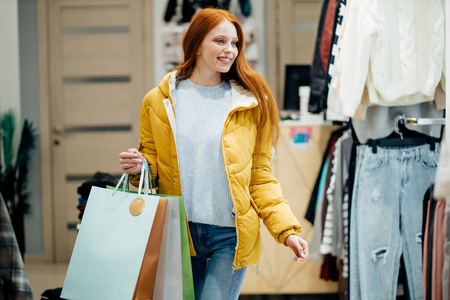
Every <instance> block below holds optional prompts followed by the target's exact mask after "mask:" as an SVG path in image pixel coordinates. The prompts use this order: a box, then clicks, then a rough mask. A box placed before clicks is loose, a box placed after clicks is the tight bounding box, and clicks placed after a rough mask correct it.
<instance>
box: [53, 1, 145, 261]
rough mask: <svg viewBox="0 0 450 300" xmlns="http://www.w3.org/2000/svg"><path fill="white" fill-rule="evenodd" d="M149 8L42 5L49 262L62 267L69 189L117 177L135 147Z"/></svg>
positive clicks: (71, 217)
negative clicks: (98, 177)
mask: <svg viewBox="0 0 450 300" xmlns="http://www.w3.org/2000/svg"><path fill="white" fill-rule="evenodd" d="M151 5H152V3H151V1H146V0H89V1H88V0H48V2H47V9H48V13H47V24H48V25H47V26H48V37H49V38H48V49H49V51H48V53H49V57H48V62H49V73H50V74H49V87H50V89H49V91H50V95H49V98H50V101H49V104H50V108H49V109H50V112H49V115H50V118H51V120H50V122H49V123H50V127H51V128H50V131H51V132H50V133H49V134H50V139H49V141H50V143H52V145H51V147H50V149H51V150H52V154H51V156H50V157H51V162H50V163H51V170H52V172H51V174H52V181H51V183H52V190H53V192H52V207H53V212H52V218H53V239H52V240H53V257H54V260H55V261H57V262H63V261H68V260H69V259H70V255H71V253H72V249H73V245H74V242H75V239H76V234H77V231H76V224H77V223H79V219H78V213H79V211H78V210H77V208H76V206H77V204H78V200H77V198H78V194H77V187H78V186H80V184H81V183H82V182H83V181H85V180H86V179H88V178H89V177H91V176H92V175H93V174H94V173H95V172H97V171H100V172H104V173H109V174H111V175H114V176H116V177H118V176H120V174H121V170H120V168H119V164H118V154H119V152H120V151H123V150H126V149H128V148H130V147H136V146H137V144H138V134H139V108H140V104H141V100H142V98H143V96H144V95H145V93H146V91H147V89H148V88H149V83H152V82H153V80H152V79H151V74H152V68H151V47H152V45H151Z"/></svg>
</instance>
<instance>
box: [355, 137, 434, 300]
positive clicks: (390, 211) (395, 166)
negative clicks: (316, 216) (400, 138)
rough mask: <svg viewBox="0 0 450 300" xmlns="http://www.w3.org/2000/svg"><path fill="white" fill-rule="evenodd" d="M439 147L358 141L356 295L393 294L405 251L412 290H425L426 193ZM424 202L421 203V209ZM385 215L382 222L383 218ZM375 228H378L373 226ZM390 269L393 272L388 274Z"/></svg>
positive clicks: (382, 296) (414, 294)
mask: <svg viewBox="0 0 450 300" xmlns="http://www.w3.org/2000/svg"><path fill="white" fill-rule="evenodd" d="M438 154H439V150H438V147H437V148H436V149H435V150H434V151H433V150H430V146H429V145H423V146H418V147H399V148H391V149H385V148H379V149H378V151H377V153H373V152H372V149H371V147H370V146H367V145H361V146H359V147H358V155H357V157H358V158H357V167H356V176H355V188H354V191H353V199H352V207H351V220H350V235H351V237H350V249H351V252H350V255H351V257H350V276H351V285H350V295H351V299H369V298H371V297H373V296H374V295H378V296H375V299H377V298H378V299H392V298H393V297H395V295H396V292H397V283H396V282H395V281H393V280H392V279H393V278H398V270H399V264H400V256H401V255H402V254H403V258H404V261H405V267H406V275H407V278H408V283H409V284H408V289H409V295H410V296H411V298H412V299H418V298H420V297H421V296H422V295H423V285H422V277H421V274H422V263H421V261H420V260H418V259H417V257H421V255H422V253H421V251H422V249H421V248H422V210H421V209H420V208H421V207H422V199H423V195H424V193H425V191H426V189H427V188H428V186H429V185H430V184H431V183H432V182H433V181H434V180H435V174H436V168H437V161H438ZM418 208H419V209H418ZM381 220H382V222H381ZM374 228H376V230H374ZM386 274H389V276H386Z"/></svg>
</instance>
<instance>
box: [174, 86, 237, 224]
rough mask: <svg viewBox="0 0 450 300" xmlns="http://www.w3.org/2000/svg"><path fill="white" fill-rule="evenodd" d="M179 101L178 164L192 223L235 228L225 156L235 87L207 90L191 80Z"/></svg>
mask: <svg viewBox="0 0 450 300" xmlns="http://www.w3.org/2000/svg"><path fill="white" fill-rule="evenodd" d="M175 99H176V101H175V115H176V128H177V130H176V135H177V138H176V141H177V153H178V164H179V169H180V180H181V190H182V193H183V197H184V201H185V206H186V213H187V217H188V220H189V221H192V222H198V223H204V224H212V225H217V226H226V227H234V226H235V223H234V217H233V214H232V213H231V211H232V209H233V204H232V200H231V196H230V188H229V184H228V180H227V175H226V172H225V166H224V160H223V153H222V132H223V125H224V122H225V118H226V116H227V113H228V110H229V108H230V103H231V86H230V84H229V83H228V82H226V81H223V82H222V83H220V84H219V85H217V86H212V87H205V86H199V85H196V84H194V83H193V82H192V81H190V80H189V79H187V80H183V81H181V82H180V83H178V85H177V87H176V89H175Z"/></svg>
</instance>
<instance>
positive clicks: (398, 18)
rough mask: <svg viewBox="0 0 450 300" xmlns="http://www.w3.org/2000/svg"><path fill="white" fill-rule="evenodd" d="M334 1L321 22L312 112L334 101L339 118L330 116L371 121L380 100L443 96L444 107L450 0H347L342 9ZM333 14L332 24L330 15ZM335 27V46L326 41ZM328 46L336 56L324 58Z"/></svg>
mask: <svg viewBox="0 0 450 300" xmlns="http://www.w3.org/2000/svg"><path fill="white" fill-rule="evenodd" d="M330 2H333V1H325V2H324V3H323V7H322V13H321V17H320V21H319V27H318V38H317V42H316V48H315V54H314V61H313V66H312V72H311V95H310V102H309V111H310V112H312V113H319V112H321V111H326V112H327V111H328V107H329V106H331V107H330V108H329V109H330V116H331V117H332V118H331V119H330V118H329V117H327V118H328V119H329V120H340V121H345V118H346V117H347V118H348V117H352V118H353V117H355V118H360V119H365V116H366V110H367V107H369V106H373V105H381V106H408V105H414V104H418V103H423V102H430V101H433V100H436V107H438V108H439V109H442V108H443V107H442V106H441V104H438V103H437V102H438V98H439V99H442V96H441V94H442V92H445V60H444V46H445V45H444V44H445V43H444V41H445V38H444V6H445V3H444V1H442V0H426V1H414V2H415V4H414V5H411V4H410V3H407V4H406V3H397V1H389V0H384V1H382V2H381V3H380V2H373V1H370V0H364V1H355V3H353V1H348V0H340V1H339V3H338V4H337V5H336V8H337V10H336V12H331V11H332V10H331V9H330V10H329V9H328V7H329V6H330V5H332V4H333V3H331V4H330ZM333 15H334V16H335V17H334V24H331V25H330V24H329V22H326V21H327V20H330V18H332V16H333ZM431 23H432V24H434V26H429V25H428V24H431ZM398 24H402V26H398ZM326 26H328V27H326ZM330 27H331V28H334V38H333V39H332V45H329V44H328V45H325V46H324V45H323V43H324V41H323V38H324V36H323V32H327V30H328V29H329V28H330ZM327 28H328V29H327ZM387 47H389V49H387ZM328 50H329V51H328ZM325 51H328V52H327V53H328V55H329V59H328V60H324V59H323V58H324V57H328V56H327V55H325V54H324V52H325ZM325 63H327V67H326V68H324V67H323V65H324V64H325ZM327 77H328V80H326V78H327ZM327 91H328V93H327ZM435 95H436V97H435ZM438 95H439V96H438ZM435 98H436V99H435ZM439 102H442V101H439Z"/></svg>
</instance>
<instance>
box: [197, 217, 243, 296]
mask: <svg viewBox="0 0 450 300" xmlns="http://www.w3.org/2000/svg"><path fill="white" fill-rule="evenodd" d="M189 230H190V232H191V236H192V242H193V244H194V248H195V252H196V254H197V255H196V256H192V257H191V262H192V272H193V275H194V289H195V299H197V300H210V299H215V300H233V299H238V298H239V293H240V291H241V287H242V284H243V282H244V277H245V272H246V271H247V267H245V268H242V269H239V270H234V271H233V269H232V265H233V260H234V254H235V251H236V243H237V235H236V228H234V227H221V226H216V225H208V224H201V223H193V222H189Z"/></svg>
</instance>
